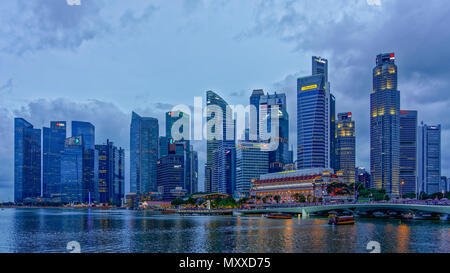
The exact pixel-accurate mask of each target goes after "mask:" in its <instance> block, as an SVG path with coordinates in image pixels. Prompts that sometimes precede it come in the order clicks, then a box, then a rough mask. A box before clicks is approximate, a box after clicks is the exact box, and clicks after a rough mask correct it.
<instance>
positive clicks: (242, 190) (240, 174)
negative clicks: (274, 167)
mask: <svg viewBox="0 0 450 273" xmlns="http://www.w3.org/2000/svg"><path fill="white" fill-rule="evenodd" d="M262 145H264V144H263V143H257V142H241V143H239V145H237V147H236V191H235V193H234V196H235V197H237V198H243V197H249V196H250V188H251V187H252V180H253V179H259V177H260V176H261V175H263V174H267V173H268V172H269V152H268V151H266V150H264V149H261V147H262Z"/></svg>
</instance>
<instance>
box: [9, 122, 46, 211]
mask: <svg viewBox="0 0 450 273" xmlns="http://www.w3.org/2000/svg"><path fill="white" fill-rule="evenodd" d="M40 195H41V130H40V129H34V128H33V125H32V124H31V123H29V122H28V121H26V120H25V119H23V118H15V119H14V201H15V202H23V201H24V200H25V199H26V198H35V197H40Z"/></svg>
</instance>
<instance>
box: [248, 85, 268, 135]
mask: <svg viewBox="0 0 450 273" xmlns="http://www.w3.org/2000/svg"><path fill="white" fill-rule="evenodd" d="M262 96H264V91H263V90H262V89H256V90H253V92H252V95H251V96H250V106H251V107H252V109H250V117H249V129H250V130H249V131H248V139H247V138H246V139H245V140H249V139H250V138H251V140H258V139H259V125H260V124H259V115H260V113H259V102H260V99H261V97H262ZM252 130H253V131H252ZM255 134H256V135H255Z"/></svg>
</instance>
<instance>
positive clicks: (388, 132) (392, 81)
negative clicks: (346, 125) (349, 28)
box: [370, 53, 400, 197]
mask: <svg viewBox="0 0 450 273" xmlns="http://www.w3.org/2000/svg"><path fill="white" fill-rule="evenodd" d="M399 113H400V91H398V89H397V66H396V65H395V55H394V53H387V54H380V55H378V56H377V62H376V66H375V68H374V69H373V91H372V93H371V94H370V171H371V175H372V182H373V185H374V187H375V188H377V189H385V190H386V192H387V193H388V194H389V195H390V196H392V197H397V196H399V190H400V187H399V186H400V183H399V171H400V118H399Z"/></svg>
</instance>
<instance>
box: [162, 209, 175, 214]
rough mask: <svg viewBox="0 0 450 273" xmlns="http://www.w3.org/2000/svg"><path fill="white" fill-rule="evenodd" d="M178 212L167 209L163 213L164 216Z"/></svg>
mask: <svg viewBox="0 0 450 273" xmlns="http://www.w3.org/2000/svg"><path fill="white" fill-rule="evenodd" d="M175 212H176V211H175V210H173V209H166V210H163V211H162V214H174V213H175Z"/></svg>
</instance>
